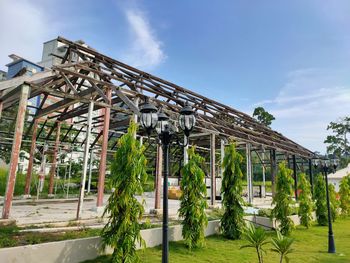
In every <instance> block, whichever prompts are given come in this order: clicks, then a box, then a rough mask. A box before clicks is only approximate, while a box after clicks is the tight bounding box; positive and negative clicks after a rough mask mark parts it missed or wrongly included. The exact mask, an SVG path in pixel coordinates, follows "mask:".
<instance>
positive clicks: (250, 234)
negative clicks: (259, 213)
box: [240, 223, 269, 263]
mask: <svg viewBox="0 0 350 263" xmlns="http://www.w3.org/2000/svg"><path fill="white" fill-rule="evenodd" d="M243 238H244V239H245V240H246V241H248V244H247V245H244V246H241V247H240V248H241V249H242V248H247V247H250V248H255V251H256V253H257V256H258V260H259V263H263V262H264V258H263V252H264V253H266V251H265V250H264V248H263V246H264V245H266V244H268V243H269V241H266V239H267V235H266V231H265V229H263V228H261V227H255V226H254V225H253V224H252V223H248V224H247V226H246V227H245V228H244V230H243Z"/></svg>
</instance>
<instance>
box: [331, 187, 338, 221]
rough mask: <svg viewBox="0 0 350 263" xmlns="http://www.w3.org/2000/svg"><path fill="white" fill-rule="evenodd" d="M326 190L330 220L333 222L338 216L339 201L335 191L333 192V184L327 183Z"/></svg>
mask: <svg viewBox="0 0 350 263" xmlns="http://www.w3.org/2000/svg"><path fill="white" fill-rule="evenodd" d="M328 191H329V203H330V207H331V215H332V221H333V222H335V220H336V219H337V218H338V208H339V205H340V202H339V200H337V193H336V192H335V187H334V185H333V184H329V185H328Z"/></svg>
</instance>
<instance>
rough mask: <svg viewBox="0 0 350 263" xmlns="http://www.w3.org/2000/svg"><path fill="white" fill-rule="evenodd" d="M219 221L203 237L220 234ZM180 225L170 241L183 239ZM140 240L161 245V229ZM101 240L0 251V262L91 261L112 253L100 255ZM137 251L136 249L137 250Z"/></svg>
mask: <svg viewBox="0 0 350 263" xmlns="http://www.w3.org/2000/svg"><path fill="white" fill-rule="evenodd" d="M219 223H220V222H219V220H215V221H210V222H209V223H208V227H207V229H206V231H205V235H206V236H210V235H214V234H216V233H218V232H219ZM181 233H182V226H181V225H176V226H171V227H169V240H170V241H180V240H182V234H181ZM141 235H142V238H143V239H144V240H145V242H146V245H147V247H155V246H159V245H161V244H162V229H161V228H152V229H145V230H141ZM100 247H101V238H100V237H90V238H81V239H74V240H65V241H59V242H50V243H42V244H37V245H28V246H21V247H12V248H2V249H0V262H1V263H38V262H45V263H51V262H52V263H78V262H81V261H84V260H89V259H94V258H96V257H98V256H99V255H101V254H110V253H112V249H111V248H107V249H106V251H103V252H101V251H100ZM138 248H139V247H138Z"/></svg>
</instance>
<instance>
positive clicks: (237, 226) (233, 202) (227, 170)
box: [221, 143, 244, 239]
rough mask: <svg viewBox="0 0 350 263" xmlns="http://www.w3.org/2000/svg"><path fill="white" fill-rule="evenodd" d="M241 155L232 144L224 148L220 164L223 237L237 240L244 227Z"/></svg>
mask: <svg viewBox="0 0 350 263" xmlns="http://www.w3.org/2000/svg"><path fill="white" fill-rule="evenodd" d="M242 161H243V157H242V155H240V154H239V153H238V152H237V151H236V146H235V144H234V143H231V144H229V145H228V146H227V147H225V156H224V161H223V163H222V166H223V169H224V172H223V178H222V186H221V192H222V196H223V200H222V204H223V207H224V211H225V212H224V214H223V216H222V218H221V229H222V232H223V235H224V236H225V237H226V238H229V239H239V238H240V237H241V233H242V230H243V227H244V220H243V214H244V211H243V207H242V203H243V199H242V178H243V173H242V171H241V168H240V166H241V163H242Z"/></svg>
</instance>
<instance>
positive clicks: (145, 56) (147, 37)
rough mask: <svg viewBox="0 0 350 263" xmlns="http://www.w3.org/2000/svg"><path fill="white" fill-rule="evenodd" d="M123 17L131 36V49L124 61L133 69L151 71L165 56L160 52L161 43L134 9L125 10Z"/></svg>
mask: <svg viewBox="0 0 350 263" xmlns="http://www.w3.org/2000/svg"><path fill="white" fill-rule="evenodd" d="M125 16H126V19H127V22H128V25H129V30H130V33H131V35H132V38H131V39H130V42H131V44H130V45H131V47H130V48H129V49H128V50H127V52H126V55H125V57H124V60H126V61H127V63H130V64H132V65H133V66H135V67H141V68H146V69H151V68H154V67H156V66H157V65H159V64H160V63H162V62H163V61H164V59H165V58H166V55H165V54H164V51H163V50H162V42H161V41H159V40H158V38H157V36H156V34H155V32H154V30H153V29H152V28H151V25H150V23H149V21H148V19H147V17H146V15H145V14H144V13H142V12H141V11H139V10H138V9H135V8H128V9H125Z"/></svg>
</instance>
